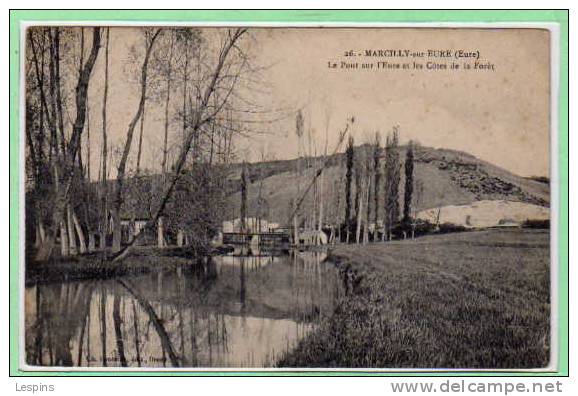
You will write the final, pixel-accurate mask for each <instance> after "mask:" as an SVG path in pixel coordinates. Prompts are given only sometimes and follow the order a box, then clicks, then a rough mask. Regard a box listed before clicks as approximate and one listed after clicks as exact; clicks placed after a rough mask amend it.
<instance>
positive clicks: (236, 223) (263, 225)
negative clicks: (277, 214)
mask: <svg viewBox="0 0 578 396" xmlns="http://www.w3.org/2000/svg"><path fill="white" fill-rule="evenodd" d="M272 224H273V225H274V227H275V228H278V226H279V225H278V224H277V223H272ZM275 228H274V229H275ZM238 232H246V233H250V234H261V233H267V232H272V230H271V225H270V224H269V222H268V221H267V220H266V219H260V218H257V217H246V218H245V226H244V228H243V222H242V219H241V218H236V219H233V220H225V221H223V233H225V234H226V233H238Z"/></svg>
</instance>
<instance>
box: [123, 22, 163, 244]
mask: <svg viewBox="0 0 578 396" xmlns="http://www.w3.org/2000/svg"><path fill="white" fill-rule="evenodd" d="M160 32H161V29H157V30H156V32H155V33H154V34H153V36H152V37H151V39H150V42H149V43H148V46H147V49H146V53H145V58H144V61H143V64H142V68H141V86H140V89H141V95H140V101H139V104H138V108H137V111H136V114H135V115H134V117H133V119H132V120H131V122H130V124H129V126H128V130H127V133H126V141H125V144H124V149H123V152H122V157H121V159H120V163H119V165H118V172H117V176H116V186H115V193H114V195H115V197H114V202H113V205H114V209H113V211H112V214H113V221H114V229H113V245H112V250H113V251H114V252H119V251H120V248H121V247H120V242H121V235H120V234H121V227H120V210H121V206H122V196H123V191H122V189H123V182H124V177H125V171H126V164H127V161H128V154H129V152H130V147H131V144H132V137H133V134H134V129H135V127H136V124H137V122H138V121H139V119H140V117H141V116H142V113H143V111H144V106H145V100H146V91H147V75H148V64H149V59H150V55H151V52H152V49H153V46H154V43H155V41H156V39H157V37H158V36H159V33H160Z"/></svg>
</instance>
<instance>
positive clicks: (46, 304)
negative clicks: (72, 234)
mask: <svg viewBox="0 0 578 396" xmlns="http://www.w3.org/2000/svg"><path fill="white" fill-rule="evenodd" d="M236 259H237V262H236V263H235V264H236V265H229V264H223V262H222V261H220V258H219V257H217V258H201V259H199V260H195V262H194V264H193V265H190V266H181V267H178V266H175V267H173V268H168V267H165V268H163V269H160V270H158V271H156V272H154V273H151V274H147V275H142V276H138V277H125V278H121V279H119V280H117V281H112V280H109V281H99V282H84V283H66V284H62V285H38V286H35V287H33V288H31V289H28V290H27V293H31V294H30V296H28V295H27V302H28V299H29V297H31V298H30V299H29V300H30V302H31V303H32V304H31V306H33V308H32V309H28V307H27V316H26V320H27V329H26V332H27V333H26V335H27V338H26V341H27V344H26V352H27V362H28V363H29V364H31V365H69V366H70V365H77V366H139V367H140V366H143V367H147V366H149V367H150V366H152V367H162V366H165V365H168V366H190V367H195V366H219V365H221V366H223V365H231V364H237V365H260V364H264V362H267V361H269V360H271V361H273V360H272V359H273V357H274V355H275V353H274V352H275V349H276V350H277V352H279V351H282V350H283V349H284V348H285V349H286V348H289V344H292V343H293V342H296V340H297V339H299V338H300V337H301V336H303V335H304V334H305V333H304V331H305V330H299V329H301V328H302V326H303V325H306V323H309V322H310V321H311V320H314V319H315V317H316V316H318V315H319V314H320V313H322V312H325V311H326V310H327V311H328V310H329V309H331V306H332V301H330V300H332V299H333V297H334V294H335V293H334V291H332V290H331V288H332V287H335V285H336V284H338V282H337V281H336V279H337V277H336V276H335V271H333V272H331V268H330V267H329V266H328V265H327V264H324V263H322V261H323V260H324V254H323V253H320V252H295V253H293V254H292V256H291V257H286V258H282V257H275V258H273V257H262V260H264V261H255V260H254V258H251V257H242V256H241V257H237V258H236ZM262 263H267V264H266V265H263V264H262ZM28 311H30V312H28ZM261 318H262V319H261ZM287 326H288V327H287ZM295 326H296V327H295ZM293 328H295V330H291V329H293ZM304 329H305V328H304ZM275 332H277V333H278V332H281V333H278V334H277V333H275ZM273 333H275V334H273ZM272 334H273V335H272ZM231 336H233V343H232V344H231V340H232V339H231ZM275 337H277V338H275ZM276 340H277V341H276ZM279 340H281V342H280V341H279ZM285 341H286V345H285ZM243 345H250V348H249V347H247V348H249V350H247V348H245V347H244V346H243ZM262 345H264V346H263V347H261V346H262ZM270 347H271V348H275V349H271V350H268V349H267V348H270ZM251 348H253V349H255V348H256V349H255V351H254V350H253V349H251ZM239 350H241V352H239Z"/></svg>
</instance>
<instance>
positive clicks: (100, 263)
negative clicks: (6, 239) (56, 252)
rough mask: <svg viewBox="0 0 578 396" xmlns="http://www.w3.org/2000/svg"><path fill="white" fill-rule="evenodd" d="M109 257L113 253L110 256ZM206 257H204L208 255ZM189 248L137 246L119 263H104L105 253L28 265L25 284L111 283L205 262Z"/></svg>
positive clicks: (105, 261)
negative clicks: (99, 280) (94, 281)
mask: <svg viewBox="0 0 578 396" xmlns="http://www.w3.org/2000/svg"><path fill="white" fill-rule="evenodd" d="M108 254H109V257H110V255H112V253H110V252H109V253H108ZM206 254H207V253H205V254H204V255H206ZM202 257H203V254H202V253H196V252H193V251H190V250H188V249H186V248H178V247H170V248H163V249H160V248H156V247H150V246H138V247H135V248H133V250H132V251H131V253H130V255H128V256H127V257H126V258H124V259H123V260H121V261H119V262H112V261H111V260H106V259H104V256H103V252H95V253H89V254H84V255H78V256H72V257H68V258H66V259H62V258H55V259H53V260H50V261H45V262H27V265H26V284H27V285H28V284H34V283H39V282H40V283H48V282H61V281H72V280H83V279H108V278H112V277H119V276H124V275H135V274H142V273H147V272H149V271H150V270H151V269H152V268H158V267H165V268H171V267H175V266H182V265H191V263H193V262H194V259H196V258H202Z"/></svg>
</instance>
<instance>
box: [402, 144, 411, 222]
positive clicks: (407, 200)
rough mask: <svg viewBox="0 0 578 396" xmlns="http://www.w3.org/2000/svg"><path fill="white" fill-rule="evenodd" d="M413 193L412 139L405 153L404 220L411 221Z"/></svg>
mask: <svg viewBox="0 0 578 396" xmlns="http://www.w3.org/2000/svg"><path fill="white" fill-rule="evenodd" d="M412 194H413V143H412V142H411V141H410V142H409V144H408V146H407V151H406V154H405V192H404V200H403V202H404V206H403V222H404V223H405V224H409V222H410V221H411V203H412V202H411V200H412Z"/></svg>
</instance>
